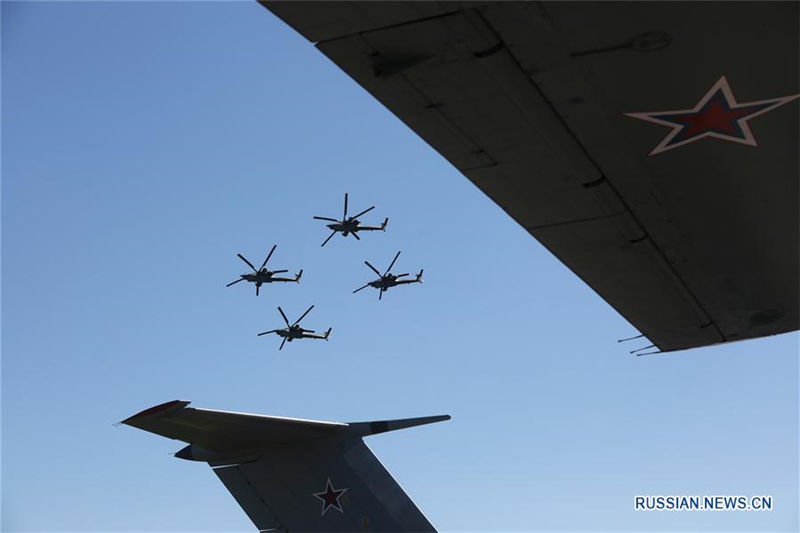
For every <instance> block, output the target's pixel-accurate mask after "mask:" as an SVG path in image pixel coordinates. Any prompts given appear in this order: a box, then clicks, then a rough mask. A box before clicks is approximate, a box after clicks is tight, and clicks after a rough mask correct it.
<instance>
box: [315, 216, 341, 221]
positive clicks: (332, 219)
mask: <svg viewBox="0 0 800 533" xmlns="http://www.w3.org/2000/svg"><path fill="white" fill-rule="evenodd" d="M314 218H315V219H317V220H327V221H329V222H341V221H340V220H336V219H335V218H328V217H314Z"/></svg>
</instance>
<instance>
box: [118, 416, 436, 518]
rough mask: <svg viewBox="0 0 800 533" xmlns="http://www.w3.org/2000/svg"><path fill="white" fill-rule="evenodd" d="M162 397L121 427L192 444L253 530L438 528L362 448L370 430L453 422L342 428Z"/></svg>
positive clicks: (184, 455) (183, 454) (193, 455)
mask: <svg viewBox="0 0 800 533" xmlns="http://www.w3.org/2000/svg"><path fill="white" fill-rule="evenodd" d="M188 405H189V402H187V401H173V402H167V403H164V404H161V405H158V406H155V407H152V408H150V409H147V410H145V411H142V412H141V413H138V414H136V415H134V416H132V417H130V418H128V419H126V420H124V421H123V422H122V423H123V424H127V425H129V426H133V427H136V428H139V429H143V430H145V431H149V432H151V433H156V434H158V435H162V436H165V437H169V438H171V439H178V440H182V441H184V442H187V443H189V445H188V446H186V447H185V448H183V449H182V450H180V451H179V452H178V453H176V454H175V455H176V457H179V458H181V459H188V460H195V461H205V462H208V463H209V465H210V466H211V468H212V469H213V470H214V473H215V474H216V475H217V477H219V479H220V481H222V483H223V484H224V485H225V487H226V488H227V489H228V490H229V491H230V493H231V494H232V495H233V497H234V498H235V499H236V501H237V502H238V503H239V505H241V507H242V509H243V510H244V511H245V513H247V515H248V516H249V517H250V519H251V520H252V521H253V523H254V524H255V526H256V527H257V528H258V530H259V531H330V532H335V531H365V530H366V531H435V530H434V528H433V526H432V525H431V524H430V522H428V520H427V519H426V518H425V516H424V515H423V514H422V513H421V512H420V510H419V509H418V508H417V507H416V505H414V502H413V501H411V499H410V498H409V497H408V496H407V495H406V493H405V492H404V491H403V489H402V488H400V486H399V485H398V484H397V482H396V481H395V480H394V479H393V478H392V476H391V474H389V472H388V471H387V470H386V469H385V468H384V467H383V465H381V463H380V461H378V459H377V458H376V457H375V455H374V454H373V453H372V452H371V451H370V450H369V448H367V446H366V444H364V442H363V440H362V438H363V437H365V436H368V435H374V434H377V433H383V432H386V431H393V430H396V429H403V428H407V427H413V426H419V425H423V424H430V423H433V422H440V421H443V420H449V419H450V417H449V416H447V415H444V416H434V417H425V418H411V419H405V420H390V421H378V422H361V423H351V424H342V423H336V422H318V421H313V420H299V419H292V418H280V417H272V416H262V415H251V414H244V413H231V412H226V411H213V410H209V409H196V408H192V407H188Z"/></svg>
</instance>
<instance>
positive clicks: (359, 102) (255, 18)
mask: <svg viewBox="0 0 800 533" xmlns="http://www.w3.org/2000/svg"><path fill="white" fill-rule="evenodd" d="M346 191H347V192H349V193H350V200H351V206H352V210H356V209H359V210H360V209H364V208H366V207H368V206H370V205H373V204H374V205H376V206H377V207H376V209H375V210H374V211H373V212H371V213H370V214H369V215H367V216H366V219H367V221H368V222H376V223H377V222H379V221H380V220H382V219H383V217H385V216H388V217H389V218H390V222H389V227H388V228H387V231H386V233H376V234H370V235H365V236H364V237H363V238H362V240H361V241H358V242H357V241H355V240H353V239H342V238H341V237H338V236H337V237H336V238H334V239H332V240H331V242H330V243H329V244H328V245H327V246H326V247H325V248H320V246H319V244H320V243H321V242H322V241H323V240H324V239H325V237H326V236H327V230H326V229H325V228H324V226H323V224H322V223H321V222H319V221H315V220H312V218H311V217H312V216H313V215H322V216H337V215H338V214H339V213H340V211H341V202H342V196H343V194H344V192H346ZM273 244H277V245H278V248H277V250H276V252H275V254H274V256H273V258H272V259H271V261H270V265H271V266H274V267H277V268H287V269H289V270H290V271H291V272H295V271H296V270H298V269H299V268H303V269H304V270H305V273H304V277H303V280H302V283H301V284H300V285H294V284H291V285H289V284H287V285H281V286H266V287H263V290H262V294H261V296H260V297H258V298H256V297H255V295H254V294H253V290H252V287H251V286H247V285H245V284H238V285H235V286H234V287H231V288H225V284H226V283H228V282H229V281H231V280H233V279H235V278H236V276H237V275H238V274H240V273H242V272H244V271H245V270H246V267H245V265H243V264H242V263H241V262H240V261H239V260H238V259H237V258H236V253H237V252H241V253H242V254H244V255H245V256H247V257H248V258H250V259H251V260H252V261H253V262H256V261H258V262H260V261H261V260H263V257H264V254H265V253H266V252H267V251H268V250H269V248H270V247H271V246H272V245H273ZM397 250H402V251H403V253H402V254H401V256H400V258H399V260H398V263H397V268H398V269H400V270H402V271H404V272H405V271H411V272H415V271H417V270H419V269H420V268H424V269H425V283H424V284H422V285H411V286H407V287H401V288H398V289H395V290H392V291H391V292H389V293H387V295H386V296H385V297H384V299H383V301H382V302H378V301H377V294H376V293H375V292H374V291H369V292H368V291H367V290H364V291H361V292H359V293H358V294H356V295H353V294H351V291H352V290H353V289H355V288H357V287H359V286H360V285H362V284H364V283H365V282H366V281H368V280H369V279H371V275H372V273H371V272H370V271H369V270H368V269H367V268H366V267H365V266H364V264H363V261H364V260H365V259H366V260H369V261H370V262H371V263H373V264H374V265H376V266H377V267H379V268H382V267H385V266H386V265H387V264H388V262H389V261H390V260H391V258H392V257H393V255H394V254H395V253H396V252H397ZM2 282H3V283H2V529H3V531H252V530H253V529H254V528H253V526H252V524H251V523H250V521H249V520H248V519H247V517H246V516H245V514H244V513H243V512H242V511H241V510H240V509H239V507H238V505H237V504H236V503H235V501H234V500H233V498H232V497H230V495H228V493H227V492H226V490H225V489H224V487H223V486H222V485H221V484H220V483H219V481H218V480H217V479H215V476H214V475H213V474H212V473H211V472H210V470H209V469H208V468H207V467H205V466H204V465H202V464H197V463H189V462H185V461H180V460H177V459H174V458H172V457H170V455H169V453H171V452H174V451H177V450H178V449H179V448H180V447H181V444H180V443H178V442H173V441H170V440H167V439H163V438H160V437H157V436H154V435H150V434H147V433H144V432H141V431H137V430H134V429H132V428H128V427H115V426H113V423H115V422H117V421H119V420H121V419H123V418H125V417H127V416H129V415H131V414H133V413H135V412H137V411H139V410H141V409H144V408H146V407H150V406H152V405H155V404H157V403H161V402H164V401H168V400H173V399H187V400H192V401H193V405H194V406H197V407H208V408H217V409H226V410H238V411H246V412H256V413H264V414H274V415H281V416H294V417H301V418H312V419H321V420H336V421H360V420H370V419H386V418H394V417H406V416H421V415H428V414H440V413H449V414H451V415H453V419H452V420H451V421H449V422H446V423H443V424H438V425H435V426H430V427H424V428H417V429H411V430H407V431H403V432H398V433H394V434H389V435H382V436H376V437H372V438H370V439H368V441H367V443H368V445H369V446H370V447H371V448H372V449H373V451H374V452H375V453H376V455H377V456H378V457H379V458H380V459H381V461H382V462H383V463H384V464H385V465H386V466H387V468H388V469H389V470H390V471H391V472H392V473H393V475H394V476H395V477H396V479H397V480H398V481H399V482H400V484H401V485H402V486H403V487H404V488H405V489H406V491H407V492H408V493H409V495H410V496H411V497H412V498H413V499H414V500H415V501H416V502H417V504H418V505H419V506H420V508H421V509H422V510H423V512H425V514H426V515H427V516H428V518H429V519H430V520H431V522H432V523H433V524H434V525H435V526H437V528H438V529H439V530H442V531H473V530H486V529H491V530H498V531H500V530H502V531H511V530H515V531H519V530H530V531H623V530H625V531H790V530H796V529H797V528H798V503H797V502H798V488H797V485H798V387H797V382H798V362H797V353H798V335H797V333H792V334H788V335H782V336H778V337H773V338H767V339H761V340H755V341H748V342H741V343H734V344H730V345H725V346H717V347H710V348H704V349H698V350H694V351H690V352H685V353H680V354H675V355H669V356H660V357H652V356H651V357H641V358H634V357H631V356H630V355H628V353H627V350H629V349H632V348H634V347H637V346H638V345H636V344H635V343H629V344H630V345H620V344H618V343H617V342H616V339H620V338H623V337H628V336H632V335H635V334H636V333H637V332H636V331H635V330H634V329H633V328H632V327H631V326H630V325H629V324H628V323H627V322H626V321H625V320H624V319H623V318H621V317H620V316H619V315H618V314H617V313H616V312H615V311H614V310H613V309H611V308H610V307H609V306H608V305H607V304H605V302H603V300H601V299H600V298H599V297H598V296H597V295H596V294H594V293H593V292H592V291H591V290H590V289H589V288H588V287H587V286H586V285H585V284H584V283H583V282H582V281H580V280H579V279H578V278H577V277H576V276H575V275H573V274H572V273H571V272H570V271H569V270H568V269H566V268H565V267H564V266H563V265H562V264H561V263H560V262H559V261H557V260H556V259H555V258H554V257H553V256H551V255H550V254H549V253H548V252H547V251H546V250H545V249H544V248H543V247H542V246H541V245H539V244H538V243H537V242H536V241H535V240H534V239H532V238H531V237H530V236H529V235H528V234H527V233H526V232H525V231H524V230H523V229H522V228H520V227H519V226H518V225H516V224H515V223H514V222H513V221H512V220H511V219H510V218H509V217H508V216H507V215H505V214H504V213H503V212H502V211H501V210H500V209H499V208H498V207H497V206H495V205H494V204H493V203H492V202H491V201H490V200H489V199H488V198H487V197H485V196H484V195H483V194H482V193H480V192H479V191H478V190H477V189H476V188H475V187H474V186H473V185H472V184H471V183H470V182H469V181H468V180H467V179H466V178H464V177H462V176H461V175H460V174H459V173H458V172H457V171H455V170H454V169H453V168H452V167H451V166H450V165H449V164H448V163H447V162H446V161H444V160H443V159H442V158H441V157H440V156H439V155H438V154H437V153H436V152H434V151H433V150H432V149H431V148H429V147H428V146H427V145H426V144H425V143H424V142H422V141H421V140H420V139H419V138H418V137H417V136H416V135H415V134H414V133H412V132H411V131H410V130H408V128H406V127H405V126H404V125H403V124H402V123H400V121H399V120H397V119H396V118H394V117H393V116H392V115H391V114H390V113H389V112H388V111H386V110H385V109H384V108H383V107H382V106H381V105H380V104H378V103H377V102H375V101H374V100H373V99H372V98H371V97H370V96H369V95H368V94H367V93H365V92H364V91H363V90H362V89H360V88H359V87H358V86H357V85H356V84H355V83H354V82H353V81H351V80H350V79H349V78H348V77H347V76H346V75H345V74H343V73H342V72H341V71H339V69H338V68H336V67H335V66H334V65H332V64H331V63H330V62H329V61H328V60H327V59H326V58H325V57H323V56H322V54H320V53H318V52H317V51H316V50H315V49H314V48H313V46H312V45H311V44H310V43H308V42H306V41H305V40H304V39H302V38H301V37H300V36H299V35H297V34H296V33H294V31H293V30H291V29H289V28H288V27H286V26H285V25H284V24H283V23H282V22H280V21H279V20H277V19H276V18H275V17H273V16H272V15H271V14H270V13H269V12H268V11H266V10H265V9H263V8H262V7H260V6H259V5H258V4H257V3H256V2H229V3H211V2H203V3H158V2H138V3H114V4H112V3H103V2H82V3H66V2H64V3H46V2H3V3H2ZM312 303H313V304H316V308H315V309H314V310H313V311H312V312H311V314H310V315H309V316H308V317H307V318H306V320H305V321H304V324H306V325H307V327H311V328H314V329H317V330H322V329H325V328H327V327H328V326H333V334H332V336H331V340H330V341H329V342H327V343H325V342H317V341H306V342H295V343H292V344H291V345H287V346H286V347H285V348H284V350H283V351H281V352H278V351H277V347H278V344H279V340H278V339H277V338H276V337H274V336H269V337H257V336H256V333H258V332H259V331H264V330H267V329H273V328H275V327H278V326H280V325H281V323H282V322H281V318H280V316H279V315H278V312H277V310H276V306H277V305H281V307H283V309H284V310H285V311H286V312H287V314H288V315H289V316H290V318H291V317H296V316H299V314H300V313H302V312H303V311H304V310H305V309H306V308H307V307H308V306H309V305H311V304H312ZM637 494H701V495H702V494H743V495H756V494H768V495H772V496H773V497H774V510H773V511H772V512H769V513H743V512H738V513H637V512H634V511H633V498H634V496H635V495H637Z"/></svg>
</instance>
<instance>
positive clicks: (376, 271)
mask: <svg viewBox="0 0 800 533" xmlns="http://www.w3.org/2000/svg"><path fill="white" fill-rule="evenodd" d="M364 264H365V265H367V266H368V267H369V268H371V269H372V271H373V272H375V273H376V274H377V275H379V276H380V275H381V273H380V272H378V269H377V268H375V267H374V266H372V265H370V264H369V261H364ZM381 277H383V276H381Z"/></svg>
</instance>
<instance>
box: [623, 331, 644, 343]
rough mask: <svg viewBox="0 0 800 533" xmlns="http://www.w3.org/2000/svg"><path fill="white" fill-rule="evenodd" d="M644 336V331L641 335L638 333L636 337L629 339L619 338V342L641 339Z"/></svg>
mask: <svg viewBox="0 0 800 533" xmlns="http://www.w3.org/2000/svg"><path fill="white" fill-rule="evenodd" d="M642 337H644V333H642V334H641V335H636V336H635V337H628V338H627V339H619V340H617V342H628V341H632V340H634V339H641V338H642Z"/></svg>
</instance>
